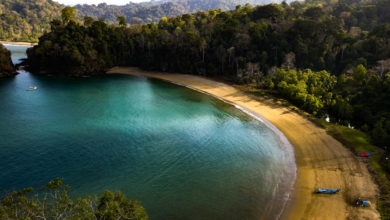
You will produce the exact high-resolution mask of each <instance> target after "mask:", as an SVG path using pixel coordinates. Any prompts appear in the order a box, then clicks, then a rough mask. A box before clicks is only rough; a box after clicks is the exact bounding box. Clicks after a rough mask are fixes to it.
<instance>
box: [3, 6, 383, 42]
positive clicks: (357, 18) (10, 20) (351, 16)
mask: <svg viewBox="0 0 390 220" xmlns="http://www.w3.org/2000/svg"><path fill="white" fill-rule="evenodd" d="M269 2H271V1H270V0H247V1H246V0H177V1H176V0H174V1H166V0H162V1H150V2H143V3H130V4H128V5H124V6H116V5H108V4H106V3H102V4H99V5H97V6H96V5H77V6H76V8H77V9H78V11H77V14H76V17H77V18H78V20H79V21H80V22H83V19H82V18H83V17H84V16H91V17H93V18H94V19H95V20H97V19H99V18H104V19H105V21H106V22H107V23H108V24H114V23H116V18H117V16H124V17H125V19H126V20H127V21H129V23H133V24H136V23H137V22H140V23H152V22H157V23H158V22H159V21H160V19H161V18H162V17H171V16H177V15H182V14H186V13H195V12H197V11H200V10H203V11H207V10H209V9H221V10H222V11H226V10H233V9H234V8H235V6H236V5H238V4H241V5H243V6H244V5H245V4H246V3H249V4H251V5H253V6H256V5H263V4H267V3H269ZM279 2H280V1H279ZM288 2H289V1H288ZM291 6H292V8H293V10H290V11H289V12H288V13H290V15H289V18H290V19H296V18H298V17H300V16H310V15H308V14H307V15H303V12H304V11H306V9H307V8H310V7H312V6H318V7H320V8H322V9H323V12H324V13H325V14H326V15H333V16H335V17H337V18H340V19H343V21H344V24H345V27H344V28H345V29H346V30H348V31H349V34H350V35H359V34H365V32H364V31H370V30H372V29H373V28H374V27H375V26H376V25H378V24H382V23H386V22H389V21H390V15H389V14H390V13H389V12H390V6H389V1H388V0H387V1H379V0H373V1H357V0H340V1H330V0H327V1H312V0H306V1H304V2H298V1H295V2H292V3H291ZM64 7H65V6H64V5H60V4H58V3H57V2H54V1H52V0H31V1H30V0H0V40H7V41H27V42H37V41H38V37H39V36H41V35H42V34H43V33H45V31H46V32H48V31H50V21H52V20H53V19H60V18H61V10H62V9H63V8H64ZM308 13H313V15H312V16H321V15H320V14H318V15H316V13H317V12H316V11H312V12H308ZM131 21H132V22H131ZM129 25H130V24H129Z"/></svg>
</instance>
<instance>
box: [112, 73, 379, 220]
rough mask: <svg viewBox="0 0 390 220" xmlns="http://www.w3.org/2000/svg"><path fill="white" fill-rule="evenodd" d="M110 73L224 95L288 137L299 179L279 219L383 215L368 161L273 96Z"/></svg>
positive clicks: (184, 78) (188, 80)
mask: <svg viewBox="0 0 390 220" xmlns="http://www.w3.org/2000/svg"><path fill="white" fill-rule="evenodd" d="M108 73H118V74H129V75H138V76H146V77H152V78H157V79H162V80H166V81H170V82H174V83H178V84H182V85H186V86H189V87H192V88H195V89H197V90H200V91H203V92H206V93H208V94H211V95H213V96H217V97H220V98H221V99H223V100H226V101H228V102H232V103H235V104H237V105H239V106H242V107H244V108H246V109H249V110H251V111H253V112H255V113H257V114H260V115H261V116H263V117H264V118H265V119H266V120H268V121H269V122H271V123H272V124H273V125H275V126H276V127H277V128H278V129H279V130H280V131H282V132H283V133H284V135H285V136H286V137H287V138H288V140H289V141H290V143H291V144H292V145H293V146H294V149H295V152H294V154H295V160H296V164H297V179H296V181H295V184H294V186H293V194H292V196H290V199H289V201H288V203H287V206H286V208H285V211H284V212H283V214H282V216H281V217H280V219H343V220H344V219H380V214H379V212H378V211H377V210H376V196H377V195H378V187H377V186H376V184H375V183H374V181H373V178H372V177H371V175H370V173H369V171H368V170H367V168H366V165H365V164H364V162H363V160H361V158H359V157H357V156H356V155H354V154H353V153H352V152H350V151H349V150H348V149H347V148H345V147H343V146H342V145H341V144H340V143H339V142H338V141H337V140H335V139H334V138H333V137H331V136H329V135H327V134H326V133H325V129H323V128H319V127H317V126H316V125H315V124H313V123H312V122H310V121H309V120H307V119H306V118H304V117H302V116H301V115H298V114H297V113H295V112H293V111H291V110H289V109H288V108H285V107H283V106H281V105H279V104H277V103H274V102H273V100H270V99H264V98H261V97H256V96H252V95H249V94H246V93H243V92H241V91H239V90H237V89H236V88H234V87H233V86H230V85H226V84H224V83H221V82H216V81H213V80H210V79H207V78H203V77H198V76H192V75H184V74H168V73H156V72H144V71H140V70H139V69H138V68H133V67H126V68H118V67H116V68H112V69H111V70H110V71H109V72H108ZM319 187H326V188H340V189H341V191H340V193H338V194H335V195H325V194H316V193H314V190H315V188H319ZM356 196H360V197H362V198H364V199H368V200H370V201H371V203H372V206H371V207H365V208H363V207H356V206H353V205H352V204H351V203H348V202H347V201H351V200H353V199H354V198H355V197H356Z"/></svg>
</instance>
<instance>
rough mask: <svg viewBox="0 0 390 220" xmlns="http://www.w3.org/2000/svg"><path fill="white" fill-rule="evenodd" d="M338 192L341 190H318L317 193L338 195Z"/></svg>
mask: <svg viewBox="0 0 390 220" xmlns="http://www.w3.org/2000/svg"><path fill="white" fill-rule="evenodd" d="M338 191H340V189H324V188H318V189H316V192H317V193H336V192H338Z"/></svg>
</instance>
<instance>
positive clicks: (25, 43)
mask: <svg viewBox="0 0 390 220" xmlns="http://www.w3.org/2000/svg"><path fill="white" fill-rule="evenodd" d="M0 44H9V45H18V46H34V45H38V44H37V43H29V42H14V41H0Z"/></svg>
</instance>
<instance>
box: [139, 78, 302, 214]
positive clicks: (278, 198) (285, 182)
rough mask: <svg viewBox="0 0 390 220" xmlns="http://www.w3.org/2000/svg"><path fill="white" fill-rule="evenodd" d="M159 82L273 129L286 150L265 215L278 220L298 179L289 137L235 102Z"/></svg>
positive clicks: (261, 117)
mask: <svg viewBox="0 0 390 220" xmlns="http://www.w3.org/2000/svg"><path fill="white" fill-rule="evenodd" d="M134 76H138V77H146V78H153V77H149V76H143V75H134ZM153 79H156V78H153ZM159 80H163V81H165V82H169V83H172V84H176V85H179V86H183V87H186V88H189V89H192V90H195V91H197V92H200V93H203V94H206V95H209V96H212V97H214V98H216V99H219V100H221V101H223V102H225V103H227V104H230V105H233V106H234V107H235V108H238V109H240V110H241V111H243V112H244V113H245V114H247V115H249V116H250V117H253V118H255V119H256V120H258V121H260V122H261V123H262V124H264V125H265V126H267V127H268V128H269V129H271V130H272V131H273V132H274V133H275V135H276V136H277V138H278V139H279V142H280V144H281V146H282V147H283V148H284V150H283V152H284V155H283V158H284V159H283V161H284V169H283V179H282V180H281V182H279V183H278V186H277V188H276V189H275V192H274V195H275V197H274V199H273V200H272V201H271V202H270V204H269V206H268V208H267V210H268V211H267V213H265V214H264V215H265V217H266V219H277V220H278V219H279V218H280V217H281V216H282V214H283V211H284V209H285V207H286V204H287V202H288V199H289V198H290V196H291V193H292V187H293V185H294V182H295V180H296V178H297V174H296V171H297V166H296V162H295V157H294V147H293V146H292V144H291V143H290V142H289V140H288V139H287V137H286V136H285V135H284V134H283V132H281V131H280V130H279V129H278V128H277V127H276V126H275V125H273V124H272V123H271V122H269V121H268V120H267V119H265V118H264V117H263V116H261V115H260V114H258V113H256V112H254V111H251V110H249V109H247V108H244V107H242V106H240V105H237V104H235V103H233V102H230V101H227V100H225V99H222V98H220V97H218V96H215V95H213V94H210V93H207V92H205V91H202V90H198V89H196V88H193V87H191V86H188V85H183V84H180V83H177V82H173V81H168V80H165V79H159ZM280 185H282V187H279V186H280ZM285 189H288V190H289V191H288V193H286V192H285V191H284V190H285ZM279 202H282V203H283V204H282V205H280V204H279ZM278 209H281V210H279V211H278ZM263 217H264V216H263Z"/></svg>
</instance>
